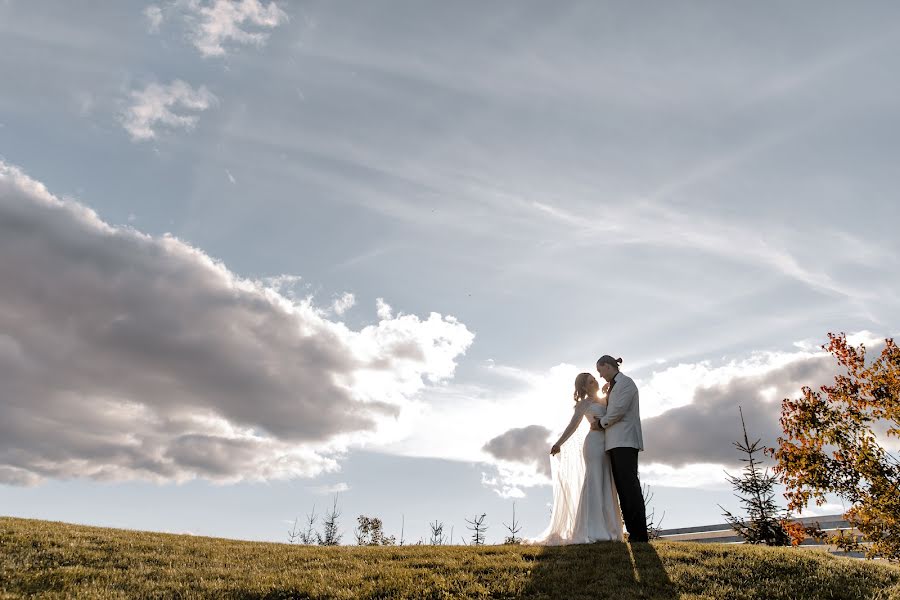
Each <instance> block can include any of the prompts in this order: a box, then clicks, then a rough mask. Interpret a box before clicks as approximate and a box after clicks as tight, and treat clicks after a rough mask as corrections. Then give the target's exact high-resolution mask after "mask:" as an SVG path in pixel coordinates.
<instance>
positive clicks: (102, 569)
mask: <svg viewBox="0 0 900 600" xmlns="http://www.w3.org/2000/svg"><path fill="white" fill-rule="evenodd" d="M32 594H35V595H39V596H40V597H42V598H53V597H59V598H62V597H73V596H75V597H83V598H136V597H158V598H179V597H181V598H196V597H214V598H270V599H275V598H455V597H473V598H518V597H523V598H567V599H569V598H571V599H577V598H609V599H613V598H615V599H622V600H627V599H630V598H647V599H671V598H685V599H688V598H690V599H700V598H710V599H711V598H716V599H719V598H735V599H737V598H741V599H753V598H758V599H763V598H766V599H801V598H809V599H814V598H815V599H819V598H835V599H839V598H847V599H850V598H897V599H900V568H897V567H894V566H889V565H884V564H874V563H870V562H862V561H852V560H849V559H839V558H834V557H832V556H828V555H825V554H820V553H818V552H812V551H804V550H794V549H771V548H759V547H749V546H725V545H706V544H689V543H679V542H668V543H654V544H651V545H644V546H641V545H636V546H635V547H633V548H629V546H627V545H626V544H618V543H606V544H593V545H586V546H569V547H563V548H539V547H523V546H488V547H482V548H472V547H465V546H442V547H434V546H403V547H380V548H360V547H337V548H319V547H304V546H289V545H285V544H272V543H257V542H241V541H234V540H225V539H218V538H203V537H193V536H187V535H170V534H161V533H150V532H135V531H126V530H117V529H104V528H98V527H85V526H79V525H68V524H65V523H54V522H49V521H35V520H26V519H15V518H0V598H4V599H6V598H20V597H27V596H29V595H32Z"/></svg>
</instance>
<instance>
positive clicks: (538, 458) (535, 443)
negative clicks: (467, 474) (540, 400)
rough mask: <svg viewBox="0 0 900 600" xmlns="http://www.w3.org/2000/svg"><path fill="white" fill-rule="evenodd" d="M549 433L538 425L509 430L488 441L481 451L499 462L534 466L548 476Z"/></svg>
mask: <svg viewBox="0 0 900 600" xmlns="http://www.w3.org/2000/svg"><path fill="white" fill-rule="evenodd" d="M550 433H551V431H550V430H549V429H547V428H546V427H542V426H540V425H529V426H528V427H519V428H516V429H510V430H509V431H506V432H504V433H502V434H500V435H498V436H497V437H495V438H493V439H492V440H490V441H489V442H488V443H487V444H485V445H484V447H483V448H482V449H483V450H484V451H485V452H487V453H488V454H490V455H491V456H493V457H494V458H497V459H499V460H505V461H509V462H518V463H522V464H526V465H534V466H535V467H537V469H538V470H539V471H540V472H541V473H543V474H545V475H547V476H549V475H550V458H549V456H550V455H549V454H548V452H549V450H550V446H549V443H550V442H548V441H547V438H549V437H550Z"/></svg>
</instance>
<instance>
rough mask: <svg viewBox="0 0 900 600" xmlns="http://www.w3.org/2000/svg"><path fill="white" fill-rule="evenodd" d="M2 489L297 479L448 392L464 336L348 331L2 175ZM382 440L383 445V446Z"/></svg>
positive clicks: (431, 327) (410, 326) (402, 321)
mask: <svg viewBox="0 0 900 600" xmlns="http://www.w3.org/2000/svg"><path fill="white" fill-rule="evenodd" d="M0 282H2V285H0V331H2V332H3V334H2V335H0V379H2V381H3V386H2V387H0V481H2V482H6V483H12V484H31V483H35V482H37V481H39V480H41V479H43V478H69V477H91V478H95V479H108V480H124V479H136V478H141V479H150V480H160V481H172V480H174V481H182V480H186V479H190V478H194V477H205V478H208V479H210V480H214V481H236V480H241V479H262V480H265V479H274V478H283V477H293V476H312V475H315V474H318V473H322V472H326V471H333V470H335V469H337V468H338V460H339V459H340V456H341V455H342V453H343V452H345V451H346V450H347V449H348V448H349V447H351V446H352V445H365V444H367V443H370V442H371V441H372V440H374V439H378V440H383V439H388V438H389V437H390V424H391V423H392V422H394V420H395V419H397V418H399V417H400V416H402V414H403V412H404V411H405V410H407V409H408V408H409V406H410V405H411V403H412V402H413V401H414V398H415V397H416V396H417V395H418V394H420V393H421V392H422V391H423V390H426V389H427V388H428V387H429V386H432V385H437V384H439V383H440V382H442V381H446V380H447V379H449V378H451V377H452V376H453V374H454V371H455V367H456V359H457V358H458V357H459V356H460V355H461V354H463V353H464V352H465V350H466V349H467V348H468V347H469V345H470V344H471V342H472V340H473V334H472V333H471V332H470V331H469V330H468V329H467V328H466V327H465V325H463V324H462V323H459V322H458V321H457V320H456V319H454V318H453V317H449V316H447V317H444V316H441V315H439V314H436V313H431V314H430V315H429V316H428V317H427V318H424V319H423V318H419V317H417V316H415V315H404V314H398V315H396V316H392V317H391V318H389V319H383V320H381V321H379V322H378V323H377V324H374V325H369V326H366V327H364V328H362V329H360V330H352V329H349V328H348V327H347V326H346V325H344V324H343V323H338V322H333V321H330V320H328V319H327V318H326V317H325V314H326V311H324V310H322V309H319V308H317V307H316V306H314V305H312V304H311V303H310V302H308V301H305V300H302V301H301V300H295V299H291V298H287V297H285V296H283V295H281V294H280V293H279V292H278V291H277V290H275V289H273V288H271V287H269V286H266V285H265V284H264V283H262V282H258V281H251V280H247V279H242V278H240V277H238V276H236V275H234V274H233V273H232V272H230V271H229V270H228V269H227V268H226V266H225V265H223V264H222V263H220V262H217V261H215V260H213V259H212V258H210V257H209V256H207V255H206V254H204V253H203V252H202V251H200V250H199V249H197V248H194V247H191V246H190V245H188V244H186V243H184V242H182V241H180V240H178V239H176V238H173V237H171V236H163V237H151V236H148V235H145V234H142V233H140V232H138V231H136V230H134V229H132V228H130V227H128V228H119V227H114V226H111V225H109V224H107V223H105V222H104V221H102V220H101V219H100V218H99V217H98V215H97V214H96V213H94V212H93V211H92V210H90V209H89V208H87V207H86V206H84V205H82V204H79V203H77V202H75V201H72V200H61V199H59V198H57V197H55V196H53V195H52V194H50V193H49V192H48V191H47V189H46V188H45V187H44V186H43V185H42V184H41V183H39V182H37V181H35V180H33V179H31V178H30V177H28V176H27V175H25V174H24V173H23V172H22V171H20V170H19V169H17V168H15V167H12V166H9V165H7V164H5V163H2V162H0ZM385 432H387V433H385Z"/></svg>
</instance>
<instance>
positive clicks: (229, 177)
mask: <svg viewBox="0 0 900 600" xmlns="http://www.w3.org/2000/svg"><path fill="white" fill-rule="evenodd" d="M225 175H226V176H227V177H228V181H230V182H231V183H232V185H234V184H235V183H237V179H235V178H234V175H232V174H231V171H229V170H228V169H225Z"/></svg>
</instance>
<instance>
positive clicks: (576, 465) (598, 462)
mask: <svg viewBox="0 0 900 600" xmlns="http://www.w3.org/2000/svg"><path fill="white" fill-rule="evenodd" d="M605 414H606V406H605V405H603V404H600V403H599V402H593V401H588V400H582V401H581V402H578V403H577V404H576V405H575V412H574V414H573V415H572V421H571V422H570V423H569V426H568V427H566V431H565V433H564V434H563V436H564V437H565V435H566V434H569V437H568V439H566V440H565V441H564V442H563V444H562V446H561V447H560V452H559V454H557V455H555V456H552V457H551V458H550V468H551V476H552V478H553V511H552V513H551V516H550V525H548V527H547V529H546V530H545V531H544V532H543V533H542V534H541V535H539V536H538V537H537V538H535V539H533V540H529V541H530V543H532V544H543V545H551V546H556V545H562V544H588V543H592V542H601V541H622V540H623V539H624V536H623V528H622V513H621V512H620V510H619V497H618V495H617V493H616V485H615V483H614V482H613V476H612V466H611V464H610V461H609V455H607V454H606V434H605V432H604V431H603V430H602V429H601V430H596V429H590V421H588V419H595V418H599V417H602V416H604V415H605Z"/></svg>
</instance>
